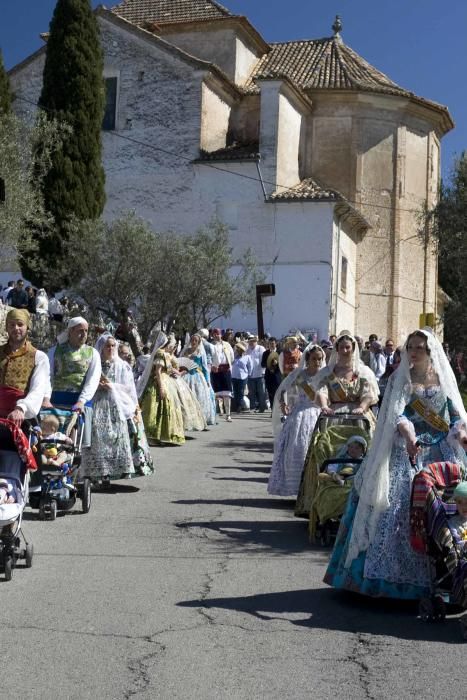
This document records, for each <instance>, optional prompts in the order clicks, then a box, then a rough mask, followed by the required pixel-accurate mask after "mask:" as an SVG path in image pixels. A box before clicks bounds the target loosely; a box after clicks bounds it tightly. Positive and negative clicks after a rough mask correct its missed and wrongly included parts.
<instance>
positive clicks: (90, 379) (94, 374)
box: [45, 345, 102, 403]
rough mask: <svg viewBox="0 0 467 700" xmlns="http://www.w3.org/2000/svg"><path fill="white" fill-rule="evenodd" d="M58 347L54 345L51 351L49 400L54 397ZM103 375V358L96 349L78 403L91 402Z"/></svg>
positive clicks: (93, 351)
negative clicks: (56, 349) (56, 350)
mask: <svg viewBox="0 0 467 700" xmlns="http://www.w3.org/2000/svg"><path fill="white" fill-rule="evenodd" d="M56 347H57V346H56V345H54V347H53V348H51V349H50V350H49V361H50V379H49V382H48V384H49V386H48V391H46V394H45V395H46V396H47V398H49V399H50V397H51V396H52V387H53V377H54V358H55V348H56ZM101 374H102V365H101V356H100V355H99V353H98V352H97V350H96V349H95V348H92V358H91V364H90V365H89V367H88V371H87V372H86V377H85V378H84V385H83V388H82V389H81V393H80V395H79V397H78V401H81V402H82V403H87V401H90V400H91V399H92V398H93V396H94V394H95V393H96V391H97V387H98V386H99V380H100V378H101Z"/></svg>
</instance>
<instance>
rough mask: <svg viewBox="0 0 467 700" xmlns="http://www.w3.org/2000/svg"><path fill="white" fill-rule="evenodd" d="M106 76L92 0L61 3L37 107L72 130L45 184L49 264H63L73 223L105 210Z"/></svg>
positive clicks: (42, 245)
mask: <svg viewBox="0 0 467 700" xmlns="http://www.w3.org/2000/svg"><path fill="white" fill-rule="evenodd" d="M102 74H103V57H102V49H101V46H100V41H99V29H98V25H97V21H96V18H95V16H94V14H93V12H92V9H91V6H90V2H89V0H57V4H56V7H55V11H54V14H53V18H52V21H51V24H50V33H49V38H48V41H47V52H46V59H45V65H44V74H43V85H42V92H41V95H40V99H39V106H40V107H41V108H42V109H43V111H44V113H45V115H46V117H47V118H48V119H58V120H59V121H60V122H63V123H67V124H69V125H70V126H71V129H72V130H71V132H70V134H69V136H68V138H67V139H66V140H64V143H63V147H62V148H61V149H60V150H58V151H55V152H54V153H53V155H52V162H51V167H50V169H49V170H48V172H47V174H46V176H45V178H44V179H43V183H42V192H43V198H44V204H45V208H46V210H47V211H48V212H49V213H50V215H51V217H52V219H53V226H51V227H50V228H49V230H48V231H47V232H46V233H45V234H44V235H43V236H42V237H41V239H40V241H39V250H38V256H39V257H40V259H41V260H42V261H46V262H47V263H48V265H49V266H52V265H54V266H56V265H59V264H60V259H61V257H62V255H63V248H62V246H63V243H64V241H66V240H67V238H68V236H69V235H70V229H69V227H68V223H69V221H70V220H71V219H72V218H78V219H83V220H91V219H97V218H98V217H99V216H100V215H101V214H102V211H103V209H104V204H105V192H104V184H105V176H104V169H103V166H102V162H101V151H102V147H101V127H102V120H103V116H104V107H105V94H104V81H103V77H102ZM39 152H40V148H39ZM29 257H30V256H29ZM25 258H26V256H25Z"/></svg>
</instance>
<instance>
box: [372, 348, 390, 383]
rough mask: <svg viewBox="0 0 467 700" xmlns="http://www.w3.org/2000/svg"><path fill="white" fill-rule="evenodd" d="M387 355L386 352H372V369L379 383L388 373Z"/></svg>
mask: <svg viewBox="0 0 467 700" xmlns="http://www.w3.org/2000/svg"><path fill="white" fill-rule="evenodd" d="M386 360H387V358H386V355H385V354H384V352H378V353H376V354H375V353H374V352H370V369H372V370H373V372H374V374H375V376H376V379H377V380H378V381H379V380H380V379H381V377H382V376H383V374H384V373H385V371H386Z"/></svg>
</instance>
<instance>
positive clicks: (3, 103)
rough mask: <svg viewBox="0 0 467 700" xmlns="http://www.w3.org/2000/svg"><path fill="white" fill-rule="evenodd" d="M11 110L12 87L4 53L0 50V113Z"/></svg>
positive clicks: (6, 112)
mask: <svg viewBox="0 0 467 700" xmlns="http://www.w3.org/2000/svg"><path fill="white" fill-rule="evenodd" d="M10 110H11V89H10V81H9V80H8V75H7V73H6V71H5V66H4V65H3V54H2V52H1V51H0V114H2V113H3V114H8V113H9V112H10Z"/></svg>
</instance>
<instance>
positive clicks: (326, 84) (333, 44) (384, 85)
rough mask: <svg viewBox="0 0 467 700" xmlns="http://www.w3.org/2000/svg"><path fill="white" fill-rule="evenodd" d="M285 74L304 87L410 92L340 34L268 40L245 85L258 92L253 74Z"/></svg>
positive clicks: (255, 75)
mask: <svg viewBox="0 0 467 700" xmlns="http://www.w3.org/2000/svg"><path fill="white" fill-rule="evenodd" d="M280 77H287V78H289V79H290V80H291V81H292V82H293V83H295V85H297V86H298V87H300V88H302V89H304V90H317V89H325V90H326V89H327V90H329V89H337V90H339V89H340V90H363V91H371V92H383V93H389V94H392V95H402V96H413V95H412V93H410V92H409V91H408V90H405V89H404V88H402V87H400V86H399V85H397V84H396V83H395V82H393V81H392V80H391V79H390V78H388V76H387V75H385V74H384V73H382V72H381V71H379V70H377V69H376V68H374V67H373V66H372V65H371V64H370V63H368V61H365V59H364V58H362V57H361V56H359V55H358V54H357V53H355V51H353V49H351V48H350V47H349V46H346V44H344V43H343V41H342V39H341V38H340V37H335V36H334V37H330V38H325V39H310V40H304V41H289V42H285V43H274V44H271V51H270V53H268V54H266V55H265V56H263V58H262V59H261V61H260V62H259V63H258V65H257V66H256V68H255V71H254V73H253V74H252V76H251V78H250V81H249V83H248V85H247V86H246V87H247V89H249V91H251V92H257V90H258V88H257V86H255V84H254V79H255V78H256V79H257V78H266V79H267V78H280Z"/></svg>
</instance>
